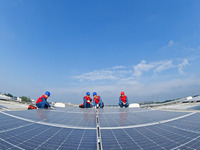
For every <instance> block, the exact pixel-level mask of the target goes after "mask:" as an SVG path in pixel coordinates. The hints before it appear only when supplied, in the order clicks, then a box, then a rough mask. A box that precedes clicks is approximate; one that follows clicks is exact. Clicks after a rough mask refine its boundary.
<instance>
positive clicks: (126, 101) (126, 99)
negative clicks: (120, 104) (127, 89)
mask: <svg viewBox="0 0 200 150" xmlns="http://www.w3.org/2000/svg"><path fill="white" fill-rule="evenodd" d="M126 104H127V105H129V103H128V97H127V96H126Z"/></svg>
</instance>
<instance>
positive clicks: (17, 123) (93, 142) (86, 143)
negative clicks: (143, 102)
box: [0, 107, 200, 150]
mask: <svg viewBox="0 0 200 150" xmlns="http://www.w3.org/2000/svg"><path fill="white" fill-rule="evenodd" d="M0 120H1V121H0V149H2V150H4V149H9V150H12V149H45V150H46V149H48V150H54V149H84V150H88V149H92V150H93V149H105V150H107V149H141V150H142V149H143V150H152V149H153V150H156V149H174V150H175V149H177V150H178V149H190V150H191V149H200V142H199V141H200V122H199V120H200V114H199V113H198V112H175V111H160V110H150V109H139V108H137V109H136V108H134V109H132V108H127V109H121V108H104V109H99V110H95V109H79V108H73V107H70V108H65V109H56V110H40V109H38V110H29V111H28V110H27V111H0ZM98 127H99V128H98Z"/></svg>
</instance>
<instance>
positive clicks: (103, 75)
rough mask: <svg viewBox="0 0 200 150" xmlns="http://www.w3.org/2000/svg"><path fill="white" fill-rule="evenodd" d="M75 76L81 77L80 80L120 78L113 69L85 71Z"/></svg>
mask: <svg viewBox="0 0 200 150" xmlns="http://www.w3.org/2000/svg"><path fill="white" fill-rule="evenodd" d="M74 78H76V79H79V80H80V81H83V80H85V79H86V80H114V79H118V77H116V76H115V74H114V72H113V71H108V70H100V71H93V72H89V73H83V74H82V75H79V76H75V77H74Z"/></svg>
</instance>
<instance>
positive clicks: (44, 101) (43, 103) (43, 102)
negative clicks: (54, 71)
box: [36, 91, 52, 109]
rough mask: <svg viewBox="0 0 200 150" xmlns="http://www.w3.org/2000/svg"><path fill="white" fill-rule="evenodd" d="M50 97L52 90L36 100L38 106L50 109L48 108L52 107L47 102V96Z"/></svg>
mask: <svg viewBox="0 0 200 150" xmlns="http://www.w3.org/2000/svg"><path fill="white" fill-rule="evenodd" d="M48 97H50V92H48V91H47V92H46V93H45V94H44V95H43V96H41V97H40V98H38V100H37V101H36V106H37V107H38V108H43V109H48V108H52V107H51V106H50V105H49V103H48V102H47V98H48Z"/></svg>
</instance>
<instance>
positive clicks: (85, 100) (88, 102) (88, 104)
mask: <svg viewBox="0 0 200 150" xmlns="http://www.w3.org/2000/svg"><path fill="white" fill-rule="evenodd" d="M91 103H92V99H91V98H90V92H87V93H86V96H84V97H83V105H84V108H92V104H91ZM79 107H80V106H79Z"/></svg>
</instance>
